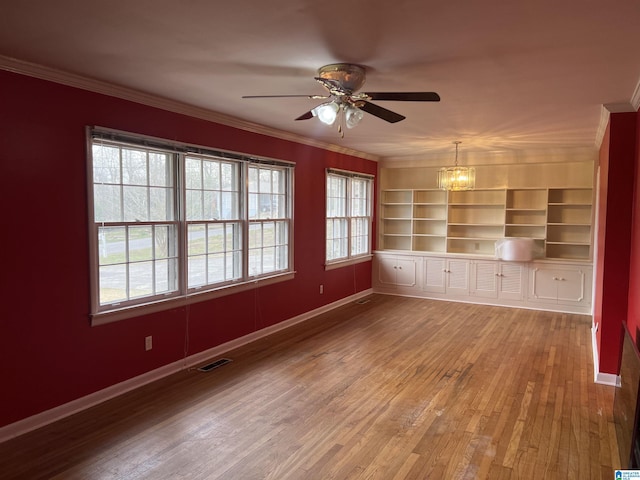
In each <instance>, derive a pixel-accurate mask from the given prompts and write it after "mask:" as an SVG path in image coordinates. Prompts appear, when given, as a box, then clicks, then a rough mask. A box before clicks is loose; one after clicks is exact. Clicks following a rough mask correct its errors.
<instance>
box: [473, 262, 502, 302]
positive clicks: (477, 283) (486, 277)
mask: <svg viewBox="0 0 640 480" xmlns="http://www.w3.org/2000/svg"><path fill="white" fill-rule="evenodd" d="M498 278H499V277H498V265H497V262H475V263H474V266H473V273H472V277H471V292H472V293H473V294H474V295H475V296H476V297H485V298H496V297H497V296H498Z"/></svg>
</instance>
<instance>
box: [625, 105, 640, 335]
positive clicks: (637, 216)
mask: <svg viewBox="0 0 640 480" xmlns="http://www.w3.org/2000/svg"><path fill="white" fill-rule="evenodd" d="M636 115H637V117H638V120H637V122H636V149H635V158H636V165H635V173H634V174H633V175H632V176H633V177H634V178H635V189H634V196H633V221H632V231H631V258H630V268H629V298H628V300H629V302H628V304H629V306H628V311H627V327H628V328H629V332H631V335H632V337H633V338H634V341H635V342H636V345H637V344H638V340H639V339H638V338H637V335H638V330H637V329H640V145H639V144H638V143H639V140H640V112H638V113H637V114H636ZM629 173H630V174H631V172H629Z"/></svg>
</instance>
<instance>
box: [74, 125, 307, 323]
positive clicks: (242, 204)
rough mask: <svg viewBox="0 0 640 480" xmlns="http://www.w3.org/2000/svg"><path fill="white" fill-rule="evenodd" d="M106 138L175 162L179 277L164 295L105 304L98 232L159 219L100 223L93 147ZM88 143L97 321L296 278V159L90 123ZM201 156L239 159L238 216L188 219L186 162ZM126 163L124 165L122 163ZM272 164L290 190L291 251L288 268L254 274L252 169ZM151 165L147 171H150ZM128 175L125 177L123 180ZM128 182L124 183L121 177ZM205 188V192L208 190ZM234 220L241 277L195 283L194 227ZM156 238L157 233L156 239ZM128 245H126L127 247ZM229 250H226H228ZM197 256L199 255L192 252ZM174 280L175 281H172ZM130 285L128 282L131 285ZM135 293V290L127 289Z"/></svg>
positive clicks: (287, 200) (92, 299) (287, 194)
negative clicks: (250, 234)
mask: <svg viewBox="0 0 640 480" xmlns="http://www.w3.org/2000/svg"><path fill="white" fill-rule="evenodd" d="M100 141H102V142H104V143H105V144H109V145H118V146H119V148H120V149H121V150H120V152H122V151H124V150H122V149H123V148H124V149H126V148H131V149H141V150H147V151H155V152H162V153H167V154H168V158H169V162H170V163H171V169H172V171H171V181H172V183H173V185H172V187H171V188H172V196H171V202H172V208H173V220H171V221H162V222H160V223H162V224H163V225H164V224H171V225H174V229H175V244H174V245H173V248H175V249H176V260H175V263H176V266H175V270H176V278H175V288H174V289H171V291H169V292H167V293H161V294H158V295H152V296H146V295H145V296H141V297H137V298H133V299H132V298H127V300H124V301H121V302H113V303H105V304H101V303H100V295H101V292H100V267H101V263H100V246H99V242H100V240H99V236H98V232H99V230H100V227H101V226H103V225H105V224H107V225H132V226H144V225H147V224H155V223H158V222H155V221H143V222H137V221H136V222H131V221H128V222H125V221H124V217H122V216H121V220H122V221H119V222H100V221H96V218H95V213H96V212H95V199H96V198H95V192H94V184H96V185H97V184H99V183H98V182H95V180H94V158H93V145H94V143H97V142H100ZM86 144H87V153H86V157H87V185H88V187H87V188H88V189H87V205H88V231H89V232H88V233H89V235H88V236H89V269H90V312H89V317H90V320H91V324H92V325H100V324H103V323H110V322H114V321H118V320H123V319H126V318H131V317H135V316H139V315H145V314H148V313H153V312H158V311H162V310H166V309H169V308H175V307H177V306H182V305H188V304H190V303H195V302H199V301H204V300H208V299H212V298H218V297H221V296H224V295H229V294H232V293H236V292H241V291H244V290H249V289H253V288H256V287H257V286H260V285H268V284H272V283H278V282H281V281H286V280H290V279H292V278H294V276H295V270H294V265H293V258H294V255H293V253H294V252H293V238H294V235H293V231H294V229H293V204H294V193H295V192H294V177H295V172H294V169H295V163H293V162H289V161H284V160H278V159H271V158H266V157H258V156H249V155H246V154H241V153H237V152H230V151H227V150H218V149H213V148H209V147H201V146H197V145H192V144H185V143H180V142H174V141H170V140H165V139H160V138H155V137H149V136H145V135H139V134H133V133H128V132H122V131H119V130H113V129H108V128H104V127H95V126H89V127H87V128H86ZM194 157H195V158H199V159H204V160H205V161H206V160H210V161H214V162H215V161H220V162H227V163H233V164H234V165H235V169H236V171H237V173H238V179H237V180H238V188H239V192H238V202H239V205H238V206H237V208H238V219H232V220H228V219H225V220H222V219H220V221H219V222H217V220H216V219H207V220H197V219H196V220H193V219H187V210H186V205H187V198H186V196H187V183H186V171H185V170H186V163H187V158H194ZM121 164H122V163H121ZM263 165H264V166H268V168H270V169H272V170H276V171H279V172H282V173H281V175H282V178H284V182H285V185H284V186H283V190H284V194H283V196H284V205H283V207H282V208H283V212H284V218H283V219H279V220H282V221H284V222H286V224H287V238H286V239H285V241H284V249H285V252H286V253H285V254H286V257H287V258H286V268H284V269H278V270H272V271H268V272H266V273H261V274H258V275H249V272H248V267H247V266H248V258H249V251H248V243H247V238H248V232H249V225H250V219H249V206H248V171H249V169H250V168H251V167H253V166H263ZM148 168H149V167H148V163H147V170H148ZM122 178H123V177H122V174H121V175H120V179H122ZM121 183H122V181H121ZM196 190H197V189H196ZM202 191H204V190H202ZM220 222H222V223H223V224H229V223H234V224H237V225H239V227H238V228H239V230H240V233H239V235H240V237H241V238H240V240H239V242H240V256H241V259H240V263H241V265H240V277H239V278H238V279H231V280H226V275H224V277H225V280H224V281H221V282H215V283H209V284H203V285H195V286H190V285H189V279H188V269H189V267H188V265H189V258H190V252H189V251H188V236H187V234H188V226H189V225H193V224H197V225H205V228H208V227H209V226H210V225H213V224H216V223H220ZM151 241H152V242H153V237H152V240H151ZM126 249H127V247H126V246H125V251H126ZM225 252H226V250H225ZM191 256H193V254H192V255H191ZM124 264H125V265H126V267H125V268H128V267H129V265H130V264H131V260H130V259H129V258H128V257H126V260H125V261H124ZM170 283H171V280H170V281H169V284H170ZM125 288H128V286H126V285H125ZM127 293H129V292H127Z"/></svg>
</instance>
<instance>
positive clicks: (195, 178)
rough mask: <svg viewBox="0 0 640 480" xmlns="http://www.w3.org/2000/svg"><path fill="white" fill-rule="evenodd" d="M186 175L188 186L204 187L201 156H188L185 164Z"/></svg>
mask: <svg viewBox="0 0 640 480" xmlns="http://www.w3.org/2000/svg"><path fill="white" fill-rule="evenodd" d="M184 177H185V184H186V186H187V188H195V189H198V190H200V189H201V188H202V161H201V160H200V159H199V158H193V157H187V159H186V161H185V165H184Z"/></svg>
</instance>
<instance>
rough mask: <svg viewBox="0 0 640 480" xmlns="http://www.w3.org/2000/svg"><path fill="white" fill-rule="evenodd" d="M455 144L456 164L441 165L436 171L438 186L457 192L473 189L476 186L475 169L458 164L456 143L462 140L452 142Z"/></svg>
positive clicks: (441, 188) (458, 143)
mask: <svg viewBox="0 0 640 480" xmlns="http://www.w3.org/2000/svg"><path fill="white" fill-rule="evenodd" d="M453 143H454V144H455V146H456V164H455V166H453V167H442V168H441V169H440V171H439V172H438V188H439V189H440V190H449V191H451V192H459V191H463V190H473V189H474V188H475V186H476V169H475V168H469V167H460V166H458V145H460V144H461V143H462V142H461V141H459V140H456V141H455V142H453Z"/></svg>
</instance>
